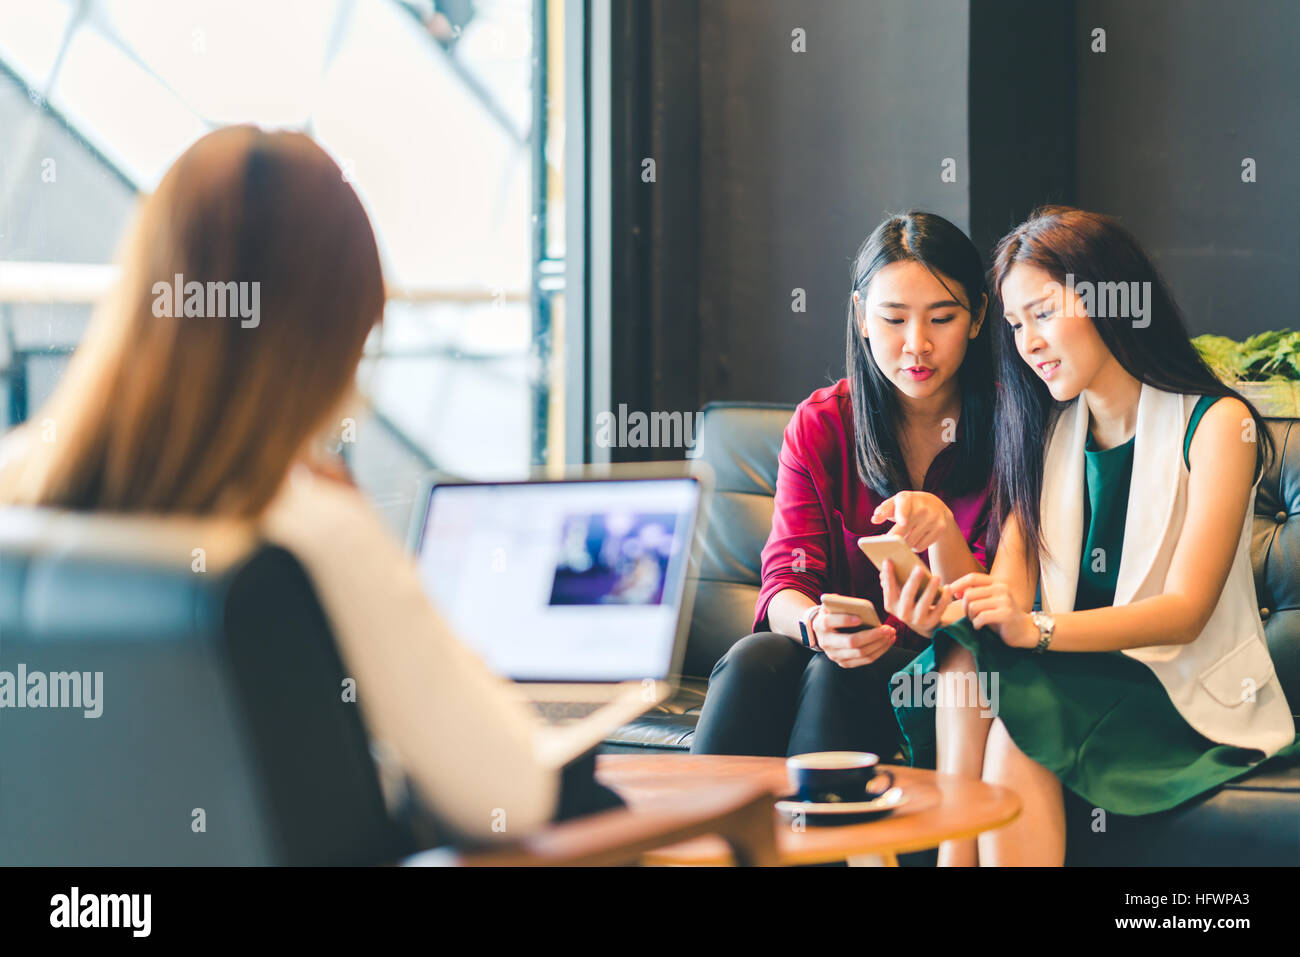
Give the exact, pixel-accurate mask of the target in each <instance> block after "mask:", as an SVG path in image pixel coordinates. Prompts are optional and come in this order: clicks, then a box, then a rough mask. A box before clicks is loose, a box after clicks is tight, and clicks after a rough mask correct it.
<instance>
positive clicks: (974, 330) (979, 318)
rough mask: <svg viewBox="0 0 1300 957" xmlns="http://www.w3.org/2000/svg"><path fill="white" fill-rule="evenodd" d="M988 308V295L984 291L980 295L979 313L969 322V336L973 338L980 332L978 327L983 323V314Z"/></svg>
mask: <svg viewBox="0 0 1300 957" xmlns="http://www.w3.org/2000/svg"><path fill="white" fill-rule="evenodd" d="M988 310H989V296H988V293H984V294H983V295H981V296H980V309H979V313H978V314H977V315H976V316H975V321H974V322H972V323H971V324H970V337H971V338H972V339H974V338H975V337H976V336H978V335H979V334H980V328H981V327H982V326H983V325H984V316H985V315H986V314H987V313H988Z"/></svg>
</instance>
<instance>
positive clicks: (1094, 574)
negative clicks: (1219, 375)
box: [1074, 395, 1221, 611]
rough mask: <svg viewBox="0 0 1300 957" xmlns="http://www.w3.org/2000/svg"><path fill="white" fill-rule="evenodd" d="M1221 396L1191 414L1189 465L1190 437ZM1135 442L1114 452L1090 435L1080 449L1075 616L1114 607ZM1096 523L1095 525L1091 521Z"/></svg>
mask: <svg viewBox="0 0 1300 957" xmlns="http://www.w3.org/2000/svg"><path fill="white" fill-rule="evenodd" d="M1219 398H1221V397H1220V396H1217V395H1203V396H1201V398H1200V399H1198V400H1197V402H1196V408H1194V409H1193V410H1192V418H1191V420H1190V421H1189V422H1188V423H1187V435H1186V437H1185V438H1184V439H1183V461H1184V462H1187V463H1188V467H1189V468H1190V462H1189V461H1188V453H1189V450H1190V449H1191V446H1192V435H1193V434H1194V433H1195V432H1196V427H1197V426H1198V425H1199V424H1200V422H1201V416H1203V415H1205V410H1206V409H1208V408H1209V407H1210V406H1212V405H1213V404H1214V403H1215V402H1216V401H1217V400H1218V399H1219ZM1136 438H1137V436H1134V437H1133V438H1132V439H1129V440H1128V441H1127V442H1125V443H1124V444H1123V445H1117V446H1115V447H1114V448H1113V449H1099V448H1097V443H1096V442H1094V441H1093V438H1092V433H1091V432H1089V433H1088V441H1087V443H1086V444H1085V445H1084V453H1083V454H1084V467H1085V470H1086V482H1085V484H1084V492H1083V521H1084V534H1083V552H1082V554H1081V555H1080V558H1079V587H1078V590H1077V592H1076V594H1075V599H1074V610H1075V611H1086V610H1087V609H1089V608H1108V607H1110V606H1111V605H1112V604H1113V603H1114V601H1115V586H1116V584H1118V581H1119V558H1120V552H1121V550H1122V549H1123V547H1124V518H1125V515H1126V514H1127V513H1128V496H1129V485H1130V483H1131V481H1132V478H1133V443H1134V439H1136ZM1094 518H1095V519H1096V520H1095V521H1094Z"/></svg>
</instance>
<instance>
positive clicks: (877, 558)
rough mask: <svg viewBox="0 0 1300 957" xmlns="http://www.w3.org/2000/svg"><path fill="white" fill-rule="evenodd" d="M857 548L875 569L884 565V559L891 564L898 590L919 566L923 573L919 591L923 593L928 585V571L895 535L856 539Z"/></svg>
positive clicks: (869, 536)
mask: <svg viewBox="0 0 1300 957" xmlns="http://www.w3.org/2000/svg"><path fill="white" fill-rule="evenodd" d="M858 548H860V549H862V552H863V554H864V555H866V556H867V557H868V558H869V559H871V561H872V564H874V565H875V566H876V567H877V568H880V567H881V566H882V565H884V564H885V559H889V560H890V561H891V562H893V563H894V578H895V579H896V580H897V581H898V587H899V588H902V587H903V585H905V584H906V583H907V579H908V576H910V575H911V574H912V570H913V569H915V568H916V567H917V566H920V568H921V571H922V572H924V573H925V579H923V580H922V582H921V588H920V591H924V590H925V588H926V586H927V585H928V584H929V578H930V570H929V569H928V568H926V567H925V563H924V562H923V561H921V559H919V558H917V556H916V552H914V551H912V550H911V549H910V548H908V547H907V543H906V542H905V541H903V540H902V539H901V538H899V537H898V536H897V535H868V536H864V537H863V538H859V539H858ZM920 591H918V594H920Z"/></svg>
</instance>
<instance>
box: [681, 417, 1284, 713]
mask: <svg viewBox="0 0 1300 957" xmlns="http://www.w3.org/2000/svg"><path fill="white" fill-rule="evenodd" d="M793 412H794V406H792V405H766V404H758V403H743V402H715V403H712V404H710V405H708V406H705V408H704V412H703V416H702V421H701V423H700V433H699V434H700V438H699V441H698V445H697V456H698V457H699V458H700V459H702V460H704V461H705V462H707V463H708V464H709V465H710V466H711V467H712V469H713V471H714V473H715V475H716V478H717V484H716V488H715V490H714V500H713V509H712V514H711V516H710V519H709V523H708V527H707V529H706V532H705V544H704V549H703V559H702V562H701V566H700V580H699V589H698V591H697V593H696V599H695V613H694V617H693V618H692V620H691V632H690V640H689V644H688V646H687V649H686V665H685V669H684V670H685V672H686V673H687V674H689V675H691V676H692V677H701V678H706V677H708V675H709V673H710V672H711V671H712V670H713V665H714V663H715V662H717V660H718V659H719V658H720V657H722V655H723V654H725V653H726V651H727V649H728V648H730V647H731V645H732V644H734V643H735V642H736V641H738V640H739V639H741V638H743V637H744V636H745V635H747V634H749V632H750V631H751V630H752V627H753V621H754V604H755V602H756V601H757V599H758V589H759V583H760V581H761V578H762V567H761V562H760V556H761V553H762V550H763V545H764V544H765V543H766V542H767V536H768V534H769V533H770V532H771V530H772V498H773V495H774V494H775V490H776V466H777V455H778V454H779V453H780V450H781V440H782V436H783V433H784V431H785V426H786V424H787V423H788V422H789V421H790V416H791V414H792V413H793ZM1268 428H1269V431H1270V432H1271V433H1272V435H1273V438H1274V439H1275V440H1276V442H1277V448H1278V453H1279V454H1278V456H1277V458H1276V459H1275V461H1274V462H1273V464H1272V467H1271V468H1270V469H1269V471H1268V472H1267V473H1266V474H1265V476H1264V478H1263V480H1262V481H1261V482H1260V486H1259V490H1258V491H1257V492H1256V496H1255V527H1254V538H1253V540H1252V544H1251V558H1252V561H1253V563H1254V567H1255V591H1256V595H1257V597H1258V600H1259V605H1260V617H1261V618H1263V620H1264V631H1265V633H1266V634H1267V636H1268V646H1269V651H1270V652H1271V654H1272V656H1273V662H1274V665H1275V667H1276V668H1277V671H1278V674H1279V676H1280V678H1281V681H1282V688H1283V690H1284V691H1285V693H1286V696H1287V700H1288V701H1289V702H1290V704H1291V709H1292V712H1293V713H1300V419H1269V420H1268Z"/></svg>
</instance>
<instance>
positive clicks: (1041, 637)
mask: <svg viewBox="0 0 1300 957" xmlns="http://www.w3.org/2000/svg"><path fill="white" fill-rule="evenodd" d="M1030 617H1031V618H1032V619H1033V620H1034V624H1035V625H1037V626H1038V644H1037V645H1035V646H1034V654H1036V655H1041V654H1042V653H1043V652H1044V651H1046V650H1047V646H1048V645H1050V644H1051V643H1052V635H1053V633H1054V632H1055V631H1056V619H1055V618H1053V617H1052V616H1051V615H1045V614H1043V613H1042V612H1041V611H1034V612H1030Z"/></svg>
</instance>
